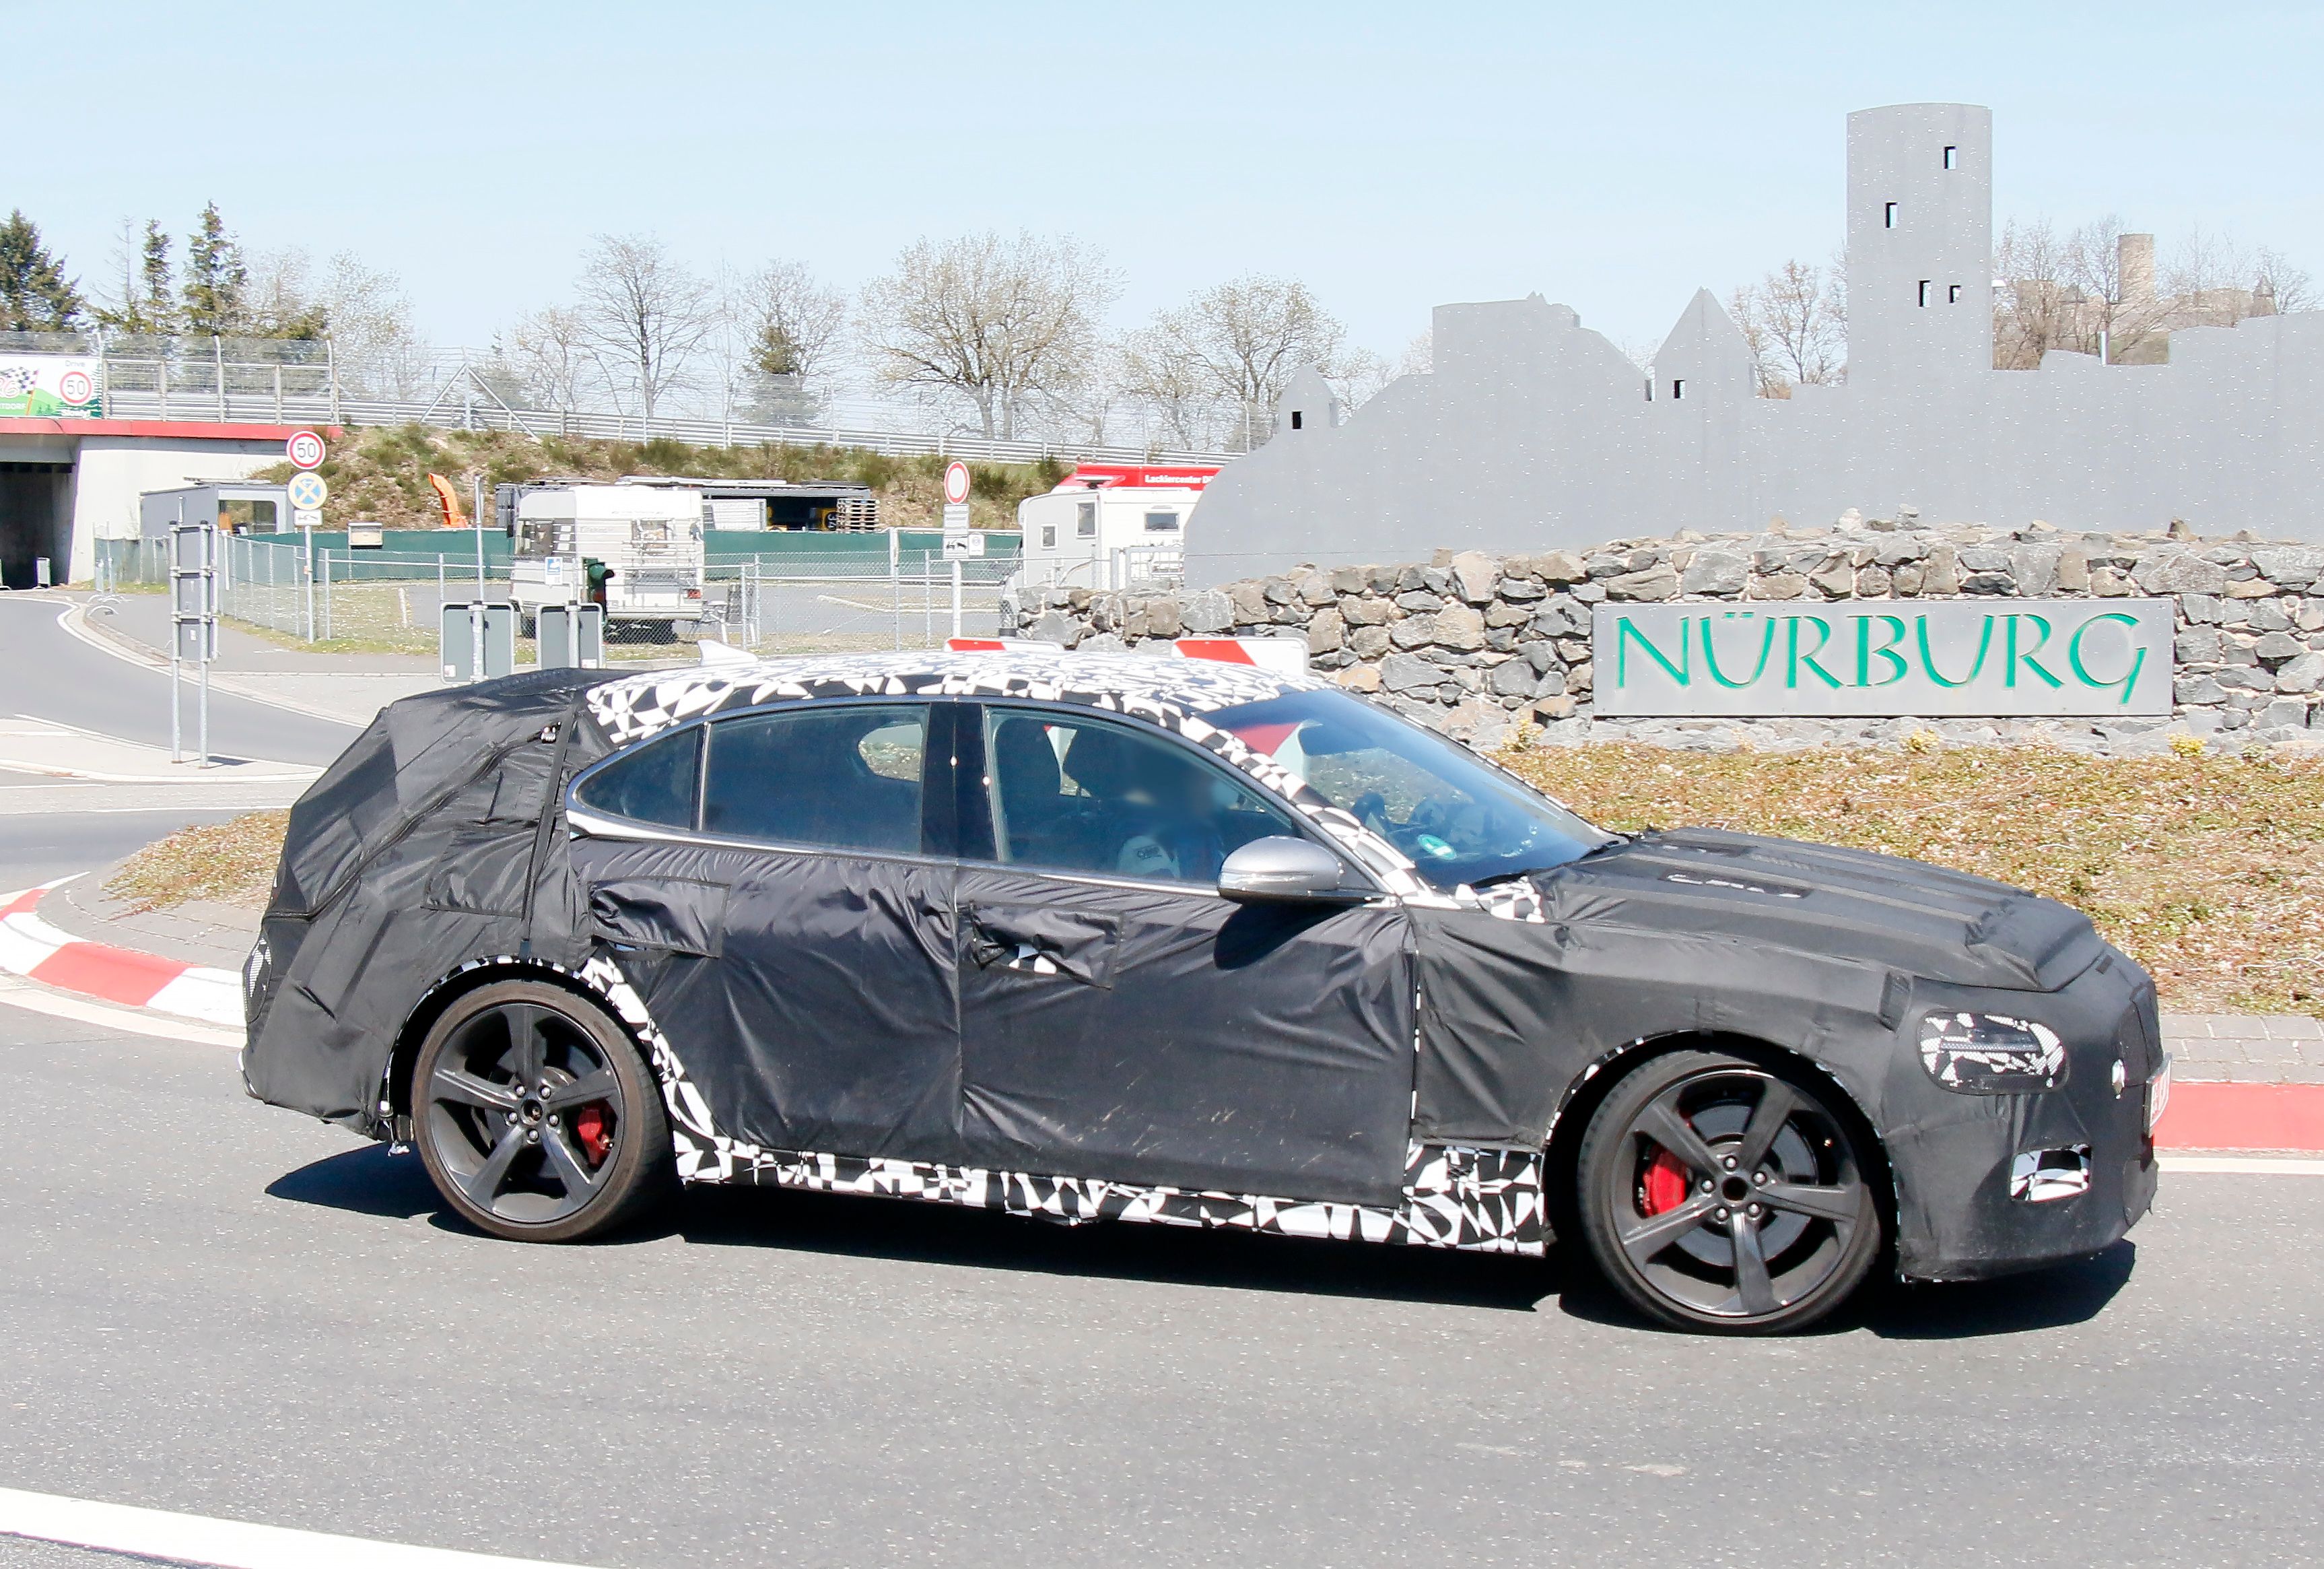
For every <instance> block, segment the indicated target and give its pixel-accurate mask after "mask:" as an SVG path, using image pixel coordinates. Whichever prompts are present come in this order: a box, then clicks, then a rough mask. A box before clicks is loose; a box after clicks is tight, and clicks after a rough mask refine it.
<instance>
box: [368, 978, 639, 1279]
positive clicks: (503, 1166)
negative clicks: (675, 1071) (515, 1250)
mask: <svg viewBox="0 0 2324 1569" xmlns="http://www.w3.org/2000/svg"><path fill="white" fill-rule="evenodd" d="M411 1102H412V1113H413V1114H412V1128H413V1137H414V1142H416V1143H417V1144H418V1145H419V1146H420V1159H421V1161H422V1162H423V1163H425V1165H426V1166H427V1168H428V1175H429V1177H430V1178H432V1179H433V1180H434V1181H435V1184H436V1187H437V1191H438V1192H439V1193H441V1194H442V1195H444V1198H445V1201H446V1202H447V1204H451V1206H452V1207H453V1208H454V1209H456V1210H457V1211H458V1212H459V1214H460V1215H461V1216H462V1218H464V1219H466V1221H468V1222H469V1223H472V1224H474V1225H475V1226H476V1227H478V1228H479V1229H481V1230H484V1231H487V1232H492V1233H493V1235H494V1236H500V1237H510V1238H513V1239H516V1240H518V1241H537V1242H569V1241H579V1240H580V1239H582V1238H584V1237H591V1236H596V1235H599V1234H600V1233H603V1232H608V1231H612V1230H613V1229H614V1228H615V1227H618V1226H621V1225H622V1224H624V1223H628V1222H630V1221H632V1220H634V1219H636V1218H638V1217H639V1216H640V1215H641V1214H643V1213H644V1212H645V1211H646V1210H647V1209H648V1208H649V1207H650V1205H651V1204H653V1203H654V1201H655V1200H657V1199H658V1198H659V1197H661V1196H662V1195H664V1194H665V1193H667V1192H668V1191H669V1188H670V1187H671V1186H673V1178H674V1176H675V1173H674V1169H673V1168H672V1164H671V1159H670V1138H669V1118H668V1114H667V1112H665V1110H664V1109H663V1106H662V1102H661V1094H660V1090H659V1086H658V1085H657V1084H655V1083H654V1079H653V1075H651V1073H650V1072H649V1071H648V1070H647V1067H646V1065H645V1063H644V1062H643V1060H642V1059H641V1058H640V1057H639V1056H638V1051H637V1048H636V1047H635V1046H633V1045H632V1043H631V1041H630V1038H629V1036H628V1035H627V1034H626V1033H624V1032H623V1031H622V1028H621V1026H620V1025H618V1024H616V1023H614V1022H613V1020H612V1019H611V1018H610V1017H608V1016H607V1015H606V1013H605V1012H604V1010H602V1009H600V1008H598V1007H596V1006H595V1005H594V1004H593V1003H590V1002H588V1001H585V1000H584V999H582V998H580V997H576V996H575V995H574V994H573V993H572V992H567V991H565V990H563V989H562V988H560V987H557V986H551V985H548V984H545V983H540V982H536V981H502V982H497V983H493V984H492V985H489V986H483V987H479V988H478V989H477V990H475V991H474V992H469V993H467V994H466V996H464V997H461V998H460V999H458V1000H457V1001H455V1002H454V1003H453V1004H452V1006H451V1007H449V1008H447V1009H446V1010H445V1011H444V1014H443V1017H441V1018H440V1019H438V1020H437V1021H436V1024H435V1027H434V1028H433V1029H430V1030H429V1032H428V1038H427V1039H426V1040H425V1041H424V1042H422V1043H421V1046H420V1060H419V1062H418V1063H417V1064H416V1065H415V1066H414V1068H413V1073H412V1084H411Z"/></svg>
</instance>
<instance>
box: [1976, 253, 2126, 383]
mask: <svg viewBox="0 0 2324 1569" xmlns="http://www.w3.org/2000/svg"><path fill="white" fill-rule="evenodd" d="M2094 243H2095V242H2094V241H2092V240H2091V239H2090V238H2089V236H2088V235H2085V234H2084V232H2083V231H2081V230H2076V231H2075V233H2074V234H2073V235H2071V236H2070V237H2069V238H2068V239H2067V240H2065V241H2062V242H2061V240H2060V239H2059V238H2058V234H2057V230H2056V229H2055V228H2054V227H2053V226H2052V224H2051V222H2050V220H2049V219H2048V218H2036V219H2034V220H2033V221H2032V222H2030V223H2020V222H2018V221H2017V220H2016V219H2015V218H2013V219H2011V220H2010V221H2009V222H2007V223H2006V224H2004V225H2003V226H2002V228H2001V242H2000V244H1998V245H1996V246H1995V247H1994V249H1993V271H1994V276H1995V277H1997V278H1998V279H1999V280H2000V281H2001V286H2000V288H1999V289H1997V291H1995V293H1994V297H1993V367H1994V369H1996V370H2002V371H2030V370H2034V369H2037V368H2039V367H2040V365H2041V364H2042V356H2043V355H2045V354H2047V353H2049V352H2050V351H2051V350H2052V349H2053V348H2070V349H2072V350H2075V351H2076V352H2081V351H2082V342H2081V328H2080V315H2081V314H2082V312H2081V310H2080V307H2081V306H2082V305H2083V303H2084V301H2085V299H2086V297H2087V295H2088V293H2089V291H2088V290H2087V289H2085V288H2083V287H2082V285H2081V279H2080V276H2079V274H2080V272H2082V271H2084V270H2085V268H2086V264H2087V262H2088V254H2087V253H2088V250H2089V245H2091V244H2094ZM2069 291H2072V294H2071V297H2069ZM2109 292H2110V293H2111V292H2113V291H2111V290H2110V291H2109Z"/></svg>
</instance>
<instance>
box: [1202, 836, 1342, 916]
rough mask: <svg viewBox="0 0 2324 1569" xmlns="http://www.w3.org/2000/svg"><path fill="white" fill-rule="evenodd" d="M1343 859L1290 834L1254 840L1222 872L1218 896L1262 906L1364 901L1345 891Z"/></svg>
mask: <svg viewBox="0 0 2324 1569" xmlns="http://www.w3.org/2000/svg"><path fill="white" fill-rule="evenodd" d="M1340 877H1341V865H1340V858H1339V857H1338V856H1337V855H1334V854H1332V853H1331V852H1330V851H1329V850H1326V849H1324V848H1323V846H1322V845H1321V844H1311V843H1309V842H1308V841H1307V840H1305V839H1294V838H1291V837H1289V836H1288V835H1271V836H1269V837H1268V838H1265V839H1253V840H1252V841H1251V842H1250V844H1245V845H1244V846H1243V847H1242V848H1241V849H1240V850H1238V851H1236V852H1235V853H1234V854H1231V855H1230V856H1228V857H1227V859H1226V864H1225V865H1223V866H1222V867H1220V868H1219V892H1220V893H1221V894H1222V895H1224V896H1225V897H1226V898H1228V899H1231V900H1239V901H1243V902H1259V901H1263V900H1276V899H1287V900H1298V899H1331V900H1360V899H1362V898H1364V897H1365V891H1363V890H1361V889H1356V888H1347V887H1343V886H1342V884H1341V881H1340Z"/></svg>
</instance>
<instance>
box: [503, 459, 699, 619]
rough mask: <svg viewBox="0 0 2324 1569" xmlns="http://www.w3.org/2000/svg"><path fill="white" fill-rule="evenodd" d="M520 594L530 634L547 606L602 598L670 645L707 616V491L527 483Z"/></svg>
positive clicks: (518, 563) (517, 528)
mask: <svg viewBox="0 0 2324 1569" xmlns="http://www.w3.org/2000/svg"><path fill="white" fill-rule="evenodd" d="M514 503H515V506H514V514H515V515H514V517H513V518H512V521H511V524H510V528H511V531H512V536H513V540H514V543H515V558H516V559H515V565H514V568H513V571H512V585H511V594H512V597H513V598H514V599H515V601H516V604H517V609H518V614H520V615H521V617H522V618H523V630H524V631H525V632H526V634H527V635H530V633H531V631H532V623H533V621H534V618H535V617H537V616H538V615H539V612H540V607H541V606H542V605H574V604H579V603H583V602H585V601H594V602H595V603H596V604H599V605H604V607H605V619H606V620H607V621H608V622H630V623H643V625H644V628H645V630H647V631H649V632H653V633H657V634H659V637H660V638H661V639H662V640H664V641H668V640H669V639H674V638H678V637H682V636H687V635H690V634H692V633H693V632H696V630H698V627H699V623H700V622H701V619H702V611H703V597H702V568H703V547H702V528H703V517H704V502H703V496H702V493H701V492H700V491H698V490H681V489H675V488H665V487H662V486H659V485H539V486H534V485H526V486H523V487H521V489H520V490H519V494H517V495H516V496H515V497H514Z"/></svg>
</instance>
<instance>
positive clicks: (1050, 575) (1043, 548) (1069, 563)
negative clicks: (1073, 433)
mask: <svg viewBox="0 0 2324 1569" xmlns="http://www.w3.org/2000/svg"><path fill="white" fill-rule="evenodd" d="M1218 472H1219V471H1218V470H1217V469H1215V468H1210V467H1188V468H1163V467H1159V466H1142V465H1141V466H1121V465H1112V464H1089V463H1085V464H1084V465H1082V466H1080V467H1079V468H1076V469H1075V470H1074V472H1073V473H1072V474H1070V475H1066V476H1065V479H1064V480H1063V481H1062V482H1061V483H1060V484H1059V485H1057V488H1056V489H1055V490H1053V491H1050V492H1048V493H1047V494H1044V495H1037V496H1028V497H1027V498H1026V499H1025V500H1023V501H1021V502H1019V503H1018V504H1017V526H1018V527H1019V529H1020V530H1022V531H1023V532H1024V536H1025V541H1024V547H1023V548H1024V556H1023V565H1022V566H1021V567H1020V568H1019V577H1018V582H1019V584H1020V585H1021V586H1024V587H1028V588H1048V587H1072V588H1127V587H1130V586H1131V585H1132V584H1134V583H1141V582H1152V581H1168V580H1170V579H1173V578H1176V577H1179V576H1180V575H1181V574H1183V573H1184V571H1185V537H1186V535H1185V531H1186V520H1187V519H1188V517H1189V516H1190V515H1192V513H1193V512H1194V503H1197V502H1199V501H1201V500H1202V499H1203V486H1205V485H1208V484H1210V482H1211V481H1212V479H1213V478H1214V477H1215V476H1216V475H1217V474H1218Z"/></svg>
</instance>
